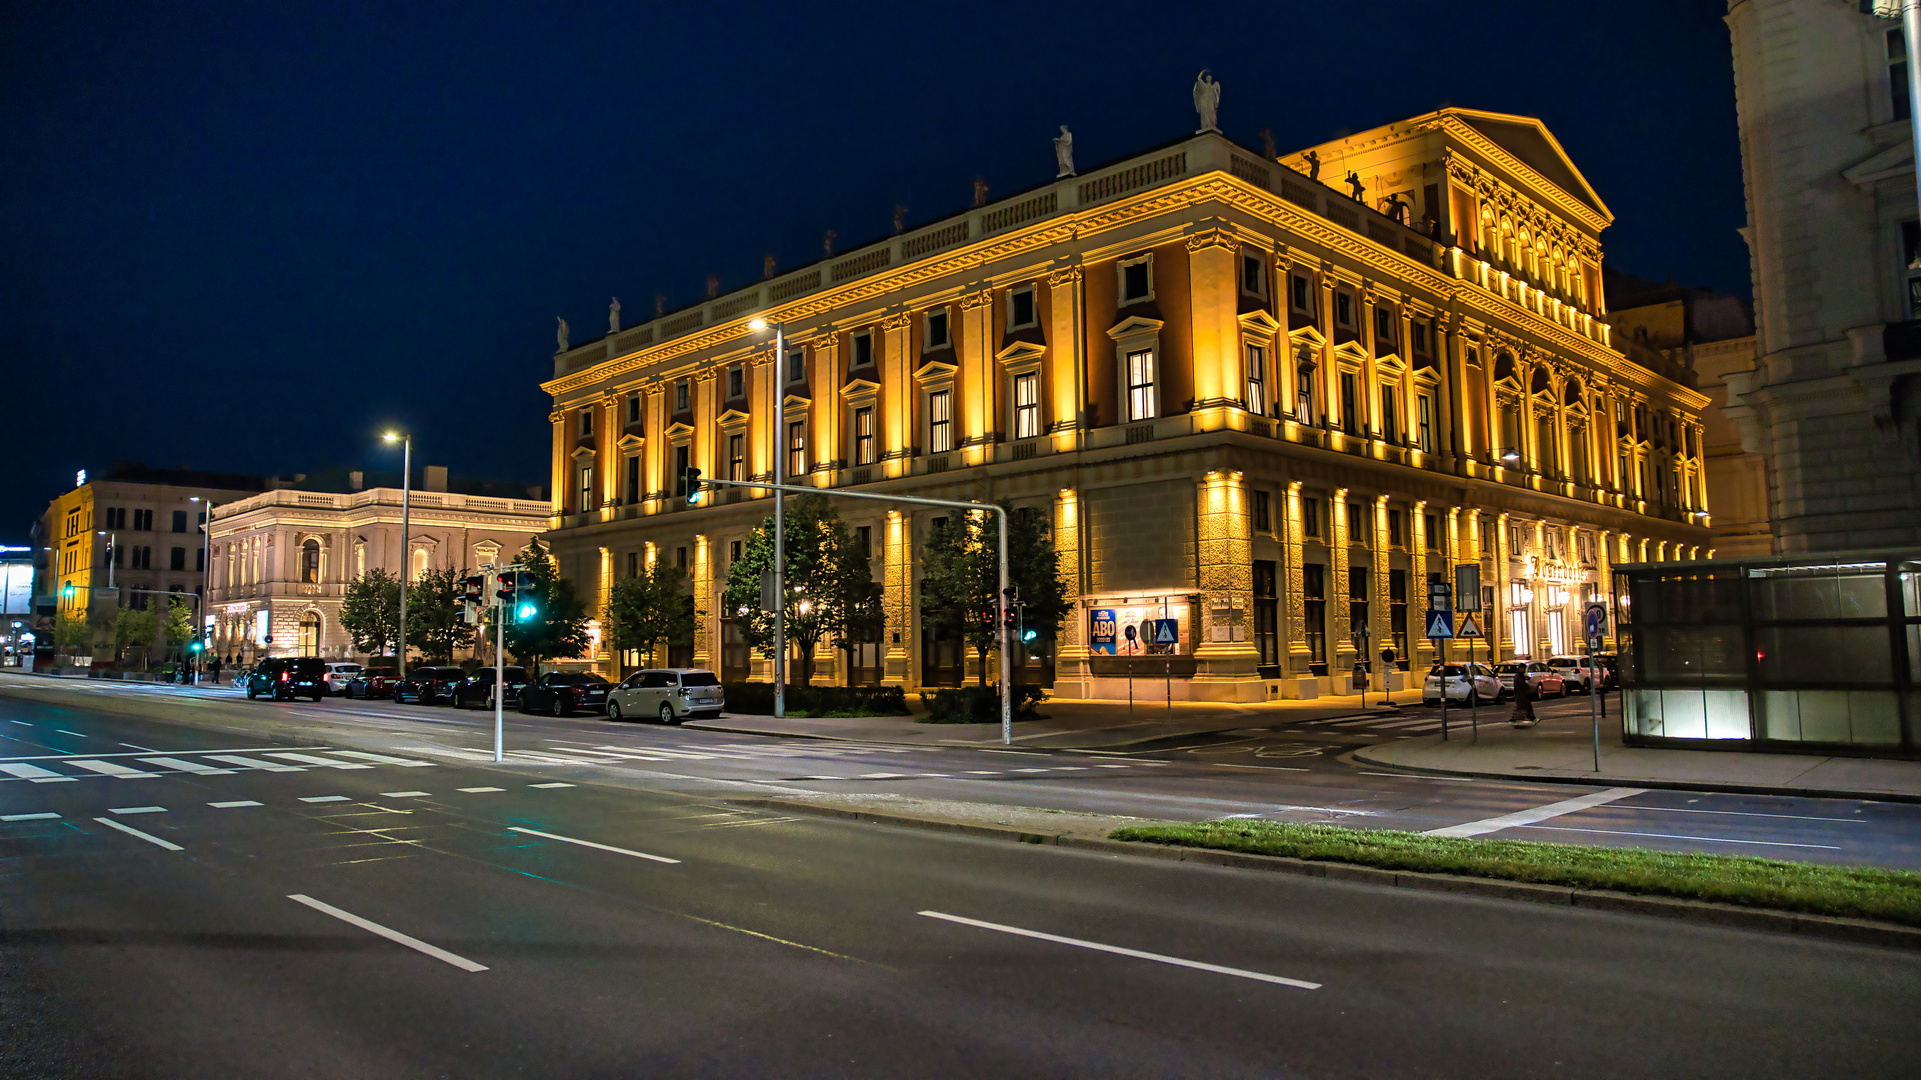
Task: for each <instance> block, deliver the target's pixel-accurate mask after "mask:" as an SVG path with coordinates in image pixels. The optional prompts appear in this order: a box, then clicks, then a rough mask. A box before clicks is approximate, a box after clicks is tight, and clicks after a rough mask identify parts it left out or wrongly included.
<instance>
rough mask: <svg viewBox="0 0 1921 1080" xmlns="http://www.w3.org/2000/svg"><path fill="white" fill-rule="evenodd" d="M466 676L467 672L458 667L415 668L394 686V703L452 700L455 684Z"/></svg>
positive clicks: (427, 703) (426, 703)
mask: <svg viewBox="0 0 1921 1080" xmlns="http://www.w3.org/2000/svg"><path fill="white" fill-rule="evenodd" d="M466 677H467V673H466V672H465V671H462V670H461V669H459V668H457V667H421V668H414V669H412V670H411V671H409V672H407V677H406V678H405V679H402V680H401V681H400V685H399V686H396V687H394V703H395V704H397V705H398V704H405V703H406V702H409V701H412V702H415V703H417V704H420V705H432V704H433V703H434V702H436V701H452V700H453V688H454V686H455V684H457V683H459V682H460V681H461V680H462V679H465V678H466Z"/></svg>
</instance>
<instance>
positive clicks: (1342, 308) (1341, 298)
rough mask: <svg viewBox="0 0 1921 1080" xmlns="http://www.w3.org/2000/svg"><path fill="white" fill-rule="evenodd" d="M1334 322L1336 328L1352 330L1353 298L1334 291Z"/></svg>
mask: <svg viewBox="0 0 1921 1080" xmlns="http://www.w3.org/2000/svg"><path fill="white" fill-rule="evenodd" d="M1334 322H1335V325H1337V326H1345V327H1347V328H1348V329H1350V330H1351V329H1353V328H1354V297H1353V296H1352V295H1350V294H1348V293H1344V292H1341V291H1339V290H1336V291H1335V293H1334Z"/></svg>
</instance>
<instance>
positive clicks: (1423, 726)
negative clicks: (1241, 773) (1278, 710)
mask: <svg viewBox="0 0 1921 1080" xmlns="http://www.w3.org/2000/svg"><path fill="white" fill-rule="evenodd" d="M1506 715H1507V713H1506V710H1505V709H1504V708H1503V709H1498V710H1497V709H1495V708H1492V707H1489V708H1484V709H1482V710H1481V711H1480V717H1481V720H1482V721H1483V722H1486V721H1490V720H1496V719H1504V718H1505V717H1506ZM1469 717H1470V713H1469V711H1468V710H1467V709H1464V708H1458V707H1456V708H1450V709H1449V710H1448V727H1449V728H1455V727H1459V726H1460V725H1462V724H1466V723H1469V722H1470V721H1469ZM1280 730H1283V731H1287V732H1293V733H1300V734H1309V733H1316V732H1330V731H1337V732H1341V733H1343V734H1346V733H1359V732H1369V733H1377V734H1380V735H1384V736H1414V735H1428V734H1438V733H1439V732H1440V730H1441V713H1440V710H1439V709H1433V710H1425V711H1423V713H1422V714H1421V715H1418V716H1413V717H1409V716H1406V715H1404V714H1397V713H1376V714H1371V715H1367V716H1330V717H1327V718H1326V719H1322V720H1303V721H1301V722H1300V723H1297V724H1290V725H1288V726H1287V727H1285V728H1282V729H1280Z"/></svg>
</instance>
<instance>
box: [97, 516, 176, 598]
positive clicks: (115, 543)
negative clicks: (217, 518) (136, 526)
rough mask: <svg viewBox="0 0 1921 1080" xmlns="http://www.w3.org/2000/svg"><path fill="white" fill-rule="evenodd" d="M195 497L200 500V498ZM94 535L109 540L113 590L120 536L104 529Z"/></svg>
mask: <svg viewBox="0 0 1921 1080" xmlns="http://www.w3.org/2000/svg"><path fill="white" fill-rule="evenodd" d="M194 497H195V498H198V496H194ZM94 535H95V536H104V537H106V538H107V588H109V589H111V588H113V563H114V560H115V559H118V558H119V557H120V534H119V533H117V532H108V531H106V530H104V529H97V530H95V531H94Z"/></svg>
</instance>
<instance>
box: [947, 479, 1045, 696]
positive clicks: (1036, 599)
mask: <svg viewBox="0 0 1921 1080" xmlns="http://www.w3.org/2000/svg"><path fill="white" fill-rule="evenodd" d="M1001 506H1002V507H1003V508H1004V509H1007V510H1008V517H1007V580H1008V584H1010V585H1011V586H1013V588H1014V589H1015V590H1016V593H1017V596H1018V599H1019V602H1020V603H1021V604H1024V605H1025V609H1024V611H1023V619H1024V622H1025V624H1026V626H1027V627H1028V629H1030V630H1033V631H1034V632H1035V633H1036V634H1037V635H1038V636H1039V637H1040V638H1042V639H1045V640H1050V641H1051V640H1053V638H1054V637H1055V636H1056V635H1057V634H1059V633H1060V628H1061V624H1062V623H1063V622H1064V621H1065V620H1066V618H1067V583H1066V582H1064V581H1062V580H1061V578H1060V569H1059V564H1058V563H1056V562H1055V558H1054V540H1053V535H1052V534H1051V533H1050V532H1049V530H1048V528H1047V525H1046V521H1045V520H1044V519H1043V518H1042V517H1041V515H1039V514H1034V513H1030V512H1026V511H1016V510H1014V509H1012V507H1010V506H1009V505H1008V504H1007V503H1005V502H1003V503H1001ZM999 618H1000V526H999V523H998V522H996V521H995V520H994V519H993V517H992V516H991V515H988V514H971V513H970V514H956V515H955V516H953V517H950V518H947V519H946V520H944V521H942V522H941V523H940V525H939V526H938V527H936V528H935V529H934V530H933V531H932V532H930V533H928V535H927V544H926V547H925V548H923V549H922V552H921V625H923V626H925V627H926V628H927V629H929V630H934V631H945V632H948V633H958V634H959V635H960V636H961V638H962V639H963V640H965V641H966V642H967V644H968V645H969V646H970V647H972V648H973V649H974V652H975V655H976V656H977V657H978V658H979V660H980V682H981V685H983V686H985V685H987V654H988V652H989V650H991V649H994V648H996V647H997V645H998V643H999V640H1000V627H999V625H998V621H999Z"/></svg>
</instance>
